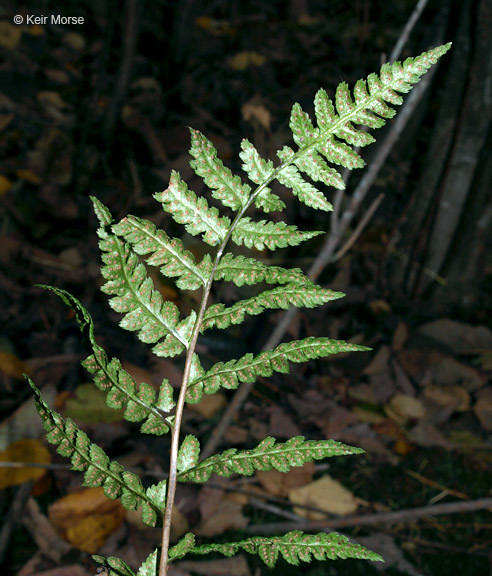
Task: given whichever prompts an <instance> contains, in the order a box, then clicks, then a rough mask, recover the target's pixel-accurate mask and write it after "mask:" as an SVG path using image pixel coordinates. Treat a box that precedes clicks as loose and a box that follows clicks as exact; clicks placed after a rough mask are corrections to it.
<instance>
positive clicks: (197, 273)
mask: <svg viewBox="0 0 492 576" xmlns="http://www.w3.org/2000/svg"><path fill="white" fill-rule="evenodd" d="M112 230H113V232H114V234H116V235H117V236H119V237H120V238H122V239H123V240H124V241H125V242H127V243H128V244H130V245H131V246H132V249H133V251H134V252H136V253H137V254H138V255H139V256H148V257H147V260H146V261H147V264H149V265H150V266H162V268H161V269H160V270H161V273H162V274H163V275H164V276H166V277H168V278H176V277H177V278H178V279H177V280H176V286H177V287H178V288H180V289H181V290H196V289H198V288H200V287H201V286H204V285H205V283H206V281H207V278H208V276H209V275H210V272H211V270H212V261H211V259H210V256H209V255H208V254H207V255H206V257H205V258H204V259H203V261H202V262H201V263H200V265H197V264H196V262H195V257H194V256H193V254H192V253H191V252H190V251H189V250H185V248H184V246H183V243H182V242H181V240H179V239H178V238H169V236H168V235H167V234H166V233H165V232H164V231H163V230H159V229H157V228H156V226H155V224H153V223H152V222H150V221H149V220H144V219H142V218H137V217H136V216H131V215H130V216H126V217H125V218H123V219H122V220H121V221H120V222H119V223H118V224H114V225H113V226H112ZM149 254H150V256H149Z"/></svg>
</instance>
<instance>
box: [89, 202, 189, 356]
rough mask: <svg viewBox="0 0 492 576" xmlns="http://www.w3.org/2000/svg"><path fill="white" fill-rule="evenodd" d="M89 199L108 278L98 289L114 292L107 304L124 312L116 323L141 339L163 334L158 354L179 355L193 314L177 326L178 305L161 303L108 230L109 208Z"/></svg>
mask: <svg viewBox="0 0 492 576" xmlns="http://www.w3.org/2000/svg"><path fill="white" fill-rule="evenodd" d="M91 199H92V201H93V203H94V206H95V207H96V214H97V215H98V218H99V222H100V228H99V230H98V236H99V238H100V240H99V248H100V250H101V252H102V260H103V262H104V264H105V266H103V267H102V269H101V274H102V275H103V277H104V278H105V279H106V280H107V282H106V284H104V286H102V288H101V290H102V291H103V292H104V293H106V294H116V296H115V297H113V298H110V300H109V304H110V306H111V307H112V308H113V310H115V311H116V312H119V313H121V314H124V315H125V316H124V317H123V319H122V320H121V321H120V323H119V325H120V326H121V328H124V329H125V330H130V331H132V332H138V338H139V339H140V340H141V341H142V342H147V343H155V342H157V341H158V340H160V339H162V338H164V337H166V340H165V342H166V345H164V344H163V343H162V344H161V345H160V346H159V348H158V351H159V354H158V355H161V356H164V355H169V356H173V355H176V354H180V353H181V352H182V351H183V350H184V349H185V348H187V347H188V342H189V340H187V338H186V336H184V335H183V329H182V327H183V326H182V325H183V322H186V321H187V322H188V323H189V322H190V321H194V317H193V316H191V317H188V319H186V320H185V321H183V322H182V323H181V324H180V325H178V322H179V310H178V308H177V306H176V305H175V304H173V303H172V302H163V300H162V296H161V295H160V293H159V292H158V291H157V290H154V289H153V282H152V279H151V278H149V277H148V276H147V271H146V269H145V266H144V265H143V264H142V263H140V262H139V260H138V257H137V255H136V254H134V253H133V252H132V251H131V250H130V249H129V247H128V245H127V244H126V243H125V242H123V241H122V240H121V239H120V238H118V237H117V236H116V235H114V234H111V233H109V232H108V231H107V228H108V221H112V218H111V214H110V213H109V210H108V209H107V208H106V207H105V206H103V204H102V203H101V202H100V201H99V200H97V198H94V197H92V198H91ZM192 314H194V313H192ZM155 348H156V347H155ZM153 350H154V349H153Z"/></svg>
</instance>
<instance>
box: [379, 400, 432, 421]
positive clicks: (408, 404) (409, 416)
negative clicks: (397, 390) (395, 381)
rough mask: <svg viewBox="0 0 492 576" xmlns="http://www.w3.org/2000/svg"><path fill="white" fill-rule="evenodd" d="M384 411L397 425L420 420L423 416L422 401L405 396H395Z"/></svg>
mask: <svg viewBox="0 0 492 576" xmlns="http://www.w3.org/2000/svg"><path fill="white" fill-rule="evenodd" d="M384 410H385V412H386V414H387V415H388V416H389V417H390V418H391V419H392V420H393V421H394V422H397V423H399V424H405V423H407V422H408V421H409V420H421V419H422V418H424V416H425V407H424V405H423V404H422V400H419V399H418V398H414V397H413V396H408V395H407V394H395V396H393V398H391V400H390V401H389V402H388V404H387V405H386V406H385V407H384Z"/></svg>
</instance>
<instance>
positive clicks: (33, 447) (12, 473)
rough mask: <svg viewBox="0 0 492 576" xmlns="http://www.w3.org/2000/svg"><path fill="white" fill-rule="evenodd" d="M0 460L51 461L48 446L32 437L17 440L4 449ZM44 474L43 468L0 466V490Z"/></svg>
mask: <svg viewBox="0 0 492 576" xmlns="http://www.w3.org/2000/svg"><path fill="white" fill-rule="evenodd" d="M0 462H36V463H38V464H49V463H51V454H50V451H49V450H48V448H46V446H45V445H44V444H43V443H42V442H41V441H40V440H36V439H34V438H26V439H25V440H17V441H16V442H14V443H12V444H11V445H10V446H9V447H8V448H7V449H6V450H4V451H3V452H0ZM45 474H46V469H44V468H28V467H26V468H0V490H4V489H5V488H8V487H9V486H18V485H19V484H24V482H29V481H35V480H39V479H40V478H41V477H42V476H44V475H45Z"/></svg>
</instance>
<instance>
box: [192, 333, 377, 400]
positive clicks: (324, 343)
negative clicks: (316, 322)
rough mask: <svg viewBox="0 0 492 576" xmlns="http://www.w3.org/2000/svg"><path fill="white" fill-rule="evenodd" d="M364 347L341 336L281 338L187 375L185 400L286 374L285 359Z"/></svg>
mask: <svg viewBox="0 0 492 576" xmlns="http://www.w3.org/2000/svg"><path fill="white" fill-rule="evenodd" d="M365 350H369V348H366V347H364V346H359V345H357V344H351V343H350V342H344V341H343V340H331V339H329V338H316V337H313V336H311V337H309V338H305V339H303V340H294V341H292V342H285V343H283V344H280V345H279V346H277V347H276V348H274V349H273V350H265V351H264V352H262V353H261V354H259V355H258V356H253V354H246V355H245V356H243V357H242V358H239V360H229V362H218V363H217V364H214V365H213V366H212V367H211V368H210V369H209V370H207V372H205V373H203V374H201V375H198V376H196V377H194V378H191V379H190V383H189V384H188V389H187V396H186V401H187V402H189V403H193V404H194V403H196V402H199V401H200V399H201V398H202V395H203V393H205V394H214V393H215V392H217V390H218V389H219V388H228V389H235V388H237V387H238V386H239V384H241V383H245V382H254V381H255V380H256V378H257V377H258V376H263V377H267V378H268V377H269V376H271V375H272V374H273V373H274V372H280V373H283V374H286V373H288V372H289V362H295V363H299V362H306V361H307V360H313V359H316V358H325V357H327V356H331V355H333V354H339V353H341V352H357V351H365Z"/></svg>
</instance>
